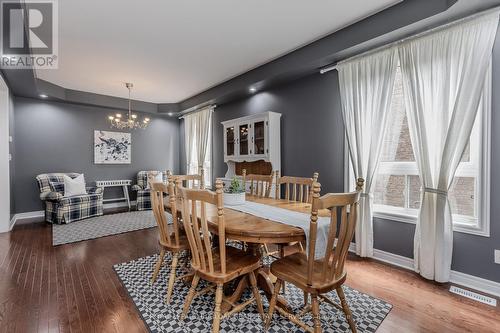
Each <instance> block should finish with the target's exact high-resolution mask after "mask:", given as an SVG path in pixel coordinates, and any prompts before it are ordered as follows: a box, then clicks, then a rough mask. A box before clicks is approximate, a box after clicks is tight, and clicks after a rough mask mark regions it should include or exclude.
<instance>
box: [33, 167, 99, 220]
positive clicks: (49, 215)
mask: <svg viewBox="0 0 500 333" xmlns="http://www.w3.org/2000/svg"><path fill="white" fill-rule="evenodd" d="M63 175H67V176H69V177H71V178H75V177H77V176H78V175H79V174H78V173H46V174H41V175H38V176H36V181H37V183H38V188H39V190H40V199H41V200H42V201H43V202H44V203H45V221H47V222H50V223H58V224H63V223H71V222H74V221H78V220H83V219H86V218H88V217H93V216H100V215H102V214H103V203H102V197H103V193H102V188H98V187H87V194H86V195H75V196H72V197H64V180H63Z"/></svg>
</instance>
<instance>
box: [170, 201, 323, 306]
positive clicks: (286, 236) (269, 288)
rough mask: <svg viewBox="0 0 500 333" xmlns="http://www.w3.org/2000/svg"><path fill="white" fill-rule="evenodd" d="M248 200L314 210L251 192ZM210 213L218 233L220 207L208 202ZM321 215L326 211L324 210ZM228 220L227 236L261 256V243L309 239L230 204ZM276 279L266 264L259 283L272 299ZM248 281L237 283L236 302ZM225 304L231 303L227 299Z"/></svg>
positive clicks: (209, 219) (211, 226)
mask: <svg viewBox="0 0 500 333" xmlns="http://www.w3.org/2000/svg"><path fill="white" fill-rule="evenodd" d="M246 200H247V201H251V202H257V203H261V204H265V205H269V206H274V207H279V208H284V209H288V210H292V211H296V212H302V213H306V214H310V213H311V204H310V203H301V202H293V201H288V200H281V199H274V198H259V197H255V196H251V195H247V196H246ZM180 207H181V205H180V202H179V203H178V204H176V208H177V210H178V212H179V213H180V212H181V208H180ZM165 208H166V209H167V210H170V203H169V201H168V200H165ZM206 214H207V215H206V216H207V222H208V226H209V229H210V232H212V233H213V234H217V233H218V224H217V207H216V206H214V205H210V204H207V205H206ZM320 215H323V214H321V212H320ZM224 221H225V225H226V228H225V233H226V239H229V240H236V241H241V242H245V243H246V244H247V245H248V247H249V250H250V251H252V250H253V251H254V253H255V254H256V255H259V256H261V252H260V250H259V247H260V244H288V243H290V242H304V241H305V233H304V230H303V229H301V228H299V227H295V226H291V225H287V224H284V223H281V222H276V221H271V220H268V219H265V218H262V217H258V216H255V215H252V214H248V213H244V212H240V211H238V210H236V209H231V207H230V206H226V207H224ZM273 280H274V278H273V277H272V275H271V273H270V272H269V268H268V267H262V268H261V269H259V271H258V272H257V282H258V285H259V287H260V288H261V289H262V290H263V291H264V293H265V294H266V296H267V298H268V299H269V300H270V299H271V297H272V294H273V292H274V288H273ZM248 285H249V284H248V281H247V278H241V279H240V280H239V281H238V283H237V285H236V287H235V288H234V289H233V290H232V294H230V296H228V300H229V301H230V302H231V303H233V304H234V303H236V302H237V301H238V300H239V299H240V298H241V295H242V294H243V292H244V291H245V289H246V288H247V287H248ZM223 305H227V304H226V303H224V304H223ZM277 305H278V306H282V307H287V306H288V304H287V302H286V300H285V299H284V298H282V297H278V302H277ZM222 310H223V312H225V311H228V310H229V307H226V308H223V309H222Z"/></svg>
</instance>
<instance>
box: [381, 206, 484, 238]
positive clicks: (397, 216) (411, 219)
mask: <svg viewBox="0 0 500 333" xmlns="http://www.w3.org/2000/svg"><path fill="white" fill-rule="evenodd" d="M373 217H375V218H379V219H384V220H389V221H395V222H401V223H408V224H416V223H417V217H416V216H412V215H407V214H401V213H397V212H386V211H374V212H373ZM453 231H454V232H460V233H465V234H471V235H476V236H482V237H490V233H489V230H483V229H481V228H478V227H471V226H470V225H467V224H464V223H457V222H455V223H453Z"/></svg>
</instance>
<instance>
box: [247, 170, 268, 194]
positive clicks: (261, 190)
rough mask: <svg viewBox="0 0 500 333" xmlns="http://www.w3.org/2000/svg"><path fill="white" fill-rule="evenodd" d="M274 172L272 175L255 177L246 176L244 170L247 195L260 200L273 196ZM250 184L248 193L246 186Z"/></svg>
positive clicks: (251, 175)
mask: <svg viewBox="0 0 500 333" xmlns="http://www.w3.org/2000/svg"><path fill="white" fill-rule="evenodd" d="M273 179H274V172H273V173H271V174H270V175H254V174H249V175H247V174H246V170H245V169H243V186H244V187H245V192H246V193H247V194H250V195H253V196H256V197H259V198H269V197H270V196H271V186H272V185H273ZM247 182H250V187H249V188H248V190H249V191H247V188H246V184H247Z"/></svg>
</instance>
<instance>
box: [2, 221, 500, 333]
mask: <svg viewBox="0 0 500 333" xmlns="http://www.w3.org/2000/svg"><path fill="white" fill-rule="evenodd" d="M51 238H52V233H51V227H50V226H49V225H45V224H43V223H35V224H28V225H19V226H16V227H15V228H14V230H13V232H11V233H6V234H0V332H9V333H10V332H147V329H146V327H145V326H144V324H143V322H142V320H141V318H140V316H139V314H138V312H137V310H136V308H135V306H134V304H133V303H132V301H131V300H130V299H129V297H128V295H127V292H126V291H125V289H124V288H123V287H122V285H121V283H120V281H119V280H118V278H117V277H116V274H115V273H114V271H113V269H112V266H113V265H114V264H116V263H120V262H125V261H129V260H132V259H135V258H139V257H143V256H146V255H150V254H153V253H155V252H156V251H157V241H156V239H157V233H156V229H148V230H141V231H136V232H130V233H126V234H122V235H116V236H110V237H104V238H100V239H96V240H91V241H85V242H80V243H75V244H69V245H62V246H57V247H52V239H51ZM348 274H349V277H348V280H347V283H346V284H347V285H349V286H350V287H353V288H355V289H357V290H359V291H362V292H364V293H367V294H369V295H372V296H374V297H378V298H381V299H384V300H385V301H387V302H389V303H391V304H392V305H393V306H394V307H393V309H392V311H391V312H390V313H389V315H388V317H387V318H386V319H385V320H384V322H383V323H382V325H381V327H380V328H379V330H378V331H377V332H440V333H444V332H500V310H499V308H498V307H496V308H493V307H490V306H486V305H483V304H481V303H477V302H474V301H471V300H468V299H465V298H462V297H459V296H456V295H452V294H450V293H449V292H448V291H447V286H443V285H437V284H433V283H429V282H426V281H424V280H423V279H421V278H419V277H418V276H417V275H416V274H414V273H412V272H409V271H405V270H401V269H398V268H394V267H391V266H387V265H384V264H380V263H378V262H375V261H371V260H359V259H357V258H355V257H351V258H350V259H349V260H348Z"/></svg>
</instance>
